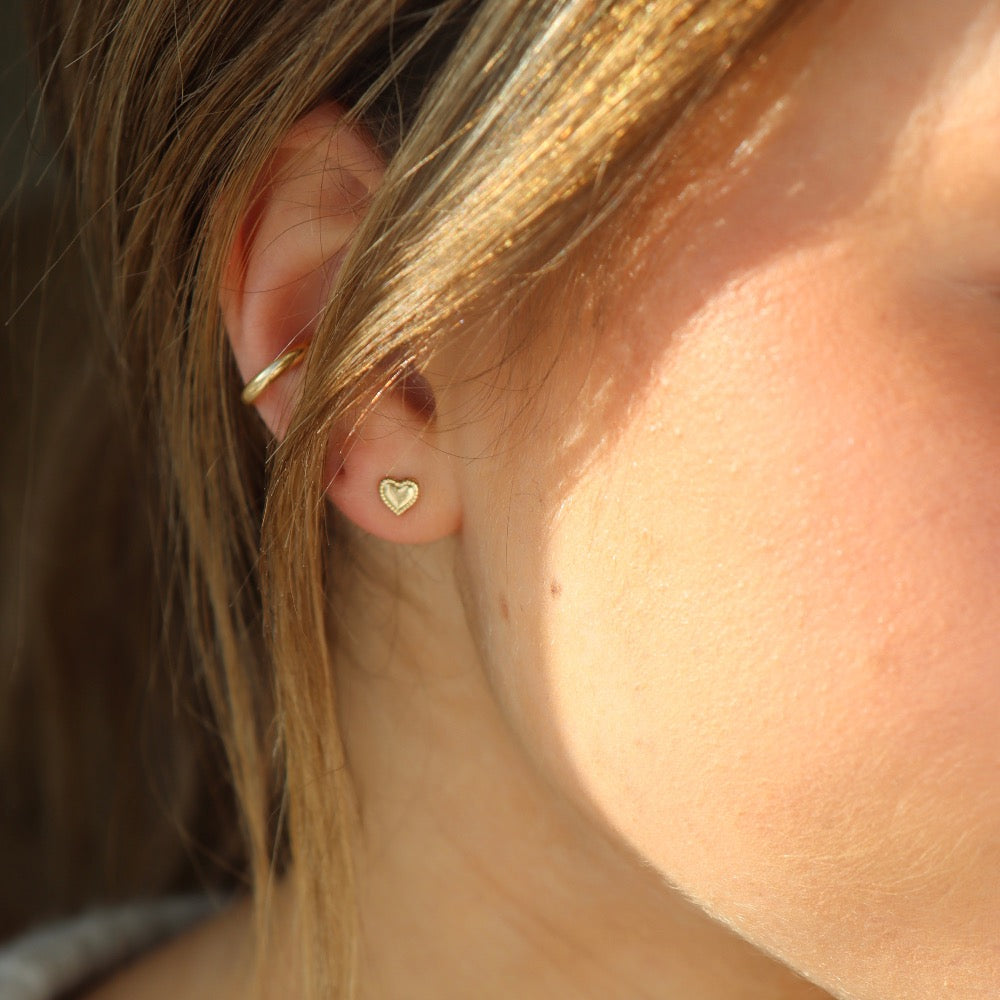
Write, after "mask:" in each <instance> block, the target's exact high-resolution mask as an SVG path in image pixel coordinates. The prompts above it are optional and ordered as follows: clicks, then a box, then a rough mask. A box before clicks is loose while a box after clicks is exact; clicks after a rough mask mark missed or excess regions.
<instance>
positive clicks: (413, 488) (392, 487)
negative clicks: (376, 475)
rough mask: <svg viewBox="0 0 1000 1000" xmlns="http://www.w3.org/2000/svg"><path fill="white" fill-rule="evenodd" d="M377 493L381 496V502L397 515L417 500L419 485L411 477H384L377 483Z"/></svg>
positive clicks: (403, 512)
mask: <svg viewBox="0 0 1000 1000" xmlns="http://www.w3.org/2000/svg"><path fill="white" fill-rule="evenodd" d="M378 495H379V496H380V497H381V498H382V503H384V504H385V505H386V507H388V508H389V510H391V511H392V512H393V514H395V515H396V517H399V516H400V515H401V514H405V513H406V512H407V511H408V510H409V509H410V508H411V507H412V506H413V505H414V504H415V503H416V502H417V497H419V496H420V487H419V486H417V484H416V483H415V482H414V481H413V480H412V479H390V478H388V477H386V478H385V479H383V480H382V481H381V482H380V483H379V484H378Z"/></svg>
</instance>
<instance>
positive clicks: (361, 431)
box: [327, 388, 462, 545]
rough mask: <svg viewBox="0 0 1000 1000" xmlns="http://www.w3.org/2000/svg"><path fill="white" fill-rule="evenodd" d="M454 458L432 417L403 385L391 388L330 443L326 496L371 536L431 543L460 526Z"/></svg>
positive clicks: (411, 543)
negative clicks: (337, 442) (416, 405)
mask: <svg viewBox="0 0 1000 1000" xmlns="http://www.w3.org/2000/svg"><path fill="white" fill-rule="evenodd" d="M454 462H455V458H454V456H451V455H449V454H447V453H446V452H445V451H444V450H443V449H442V448H441V446H440V442H439V439H438V434H437V432H436V430H435V426H434V417H433V416H432V415H428V414H427V412H426V411H423V412H421V411H418V410H416V409H415V408H414V407H413V405H412V403H411V401H410V400H408V399H407V396H406V394H405V393H404V392H403V390H401V389H399V388H396V389H391V390H389V391H387V392H386V393H384V394H383V395H382V396H381V397H380V398H379V400H378V401H377V403H376V404H375V405H374V406H373V407H372V408H371V410H370V411H368V412H367V413H366V414H365V416H364V418H363V419H362V420H361V421H360V422H359V423H358V425H357V426H356V427H355V428H354V429H353V430H352V432H351V433H350V434H349V435H348V437H347V439H346V440H345V441H344V442H343V443H342V444H340V445H339V446H338V447H336V448H335V449H334V451H333V454H332V455H331V460H330V464H329V472H330V479H329V484H328V487H327V495H328V496H329V498H330V500H331V502H332V503H333V504H334V506H336V507H337V509H338V510H339V511H340V512H341V514H343V515H344V516H345V517H347V518H348V519H349V520H350V521H352V522H354V524H356V525H357V526H358V527H359V528H361V529H362V530H363V531H366V532H367V533H368V534H370V535H374V536H376V537H377V538H383V539H385V540H386V541H390V542H397V543H400V544H408V545H419V544H423V543H425V542H432V541H436V540H437V539H439V538H443V537H445V536H447V535H452V534H455V533H456V532H457V531H458V530H459V528H460V527H461V520H462V519H461V502H460V497H459V487H458V481H457V477H456V476H455V470H454Z"/></svg>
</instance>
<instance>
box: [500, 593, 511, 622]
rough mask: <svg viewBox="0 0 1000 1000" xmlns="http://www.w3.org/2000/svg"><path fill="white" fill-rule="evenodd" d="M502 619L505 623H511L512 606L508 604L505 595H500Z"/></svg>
mask: <svg viewBox="0 0 1000 1000" xmlns="http://www.w3.org/2000/svg"><path fill="white" fill-rule="evenodd" d="M500 617H501V618H502V619H503V620H504V621H505V622H509V621H510V605H509V604H508V603H507V598H506V597H504V595H503V594H501V595H500Z"/></svg>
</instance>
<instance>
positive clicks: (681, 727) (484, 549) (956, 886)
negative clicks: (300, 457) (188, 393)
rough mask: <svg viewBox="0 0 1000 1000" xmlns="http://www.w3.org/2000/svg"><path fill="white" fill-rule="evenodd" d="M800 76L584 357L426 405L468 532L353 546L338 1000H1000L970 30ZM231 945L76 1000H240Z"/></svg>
mask: <svg viewBox="0 0 1000 1000" xmlns="http://www.w3.org/2000/svg"><path fill="white" fill-rule="evenodd" d="M794 42H795V39H794V37H793V38H792V39H791V40H790V41H789V43H787V46H786V48H785V49H783V50H779V51H778V52H776V53H775V58H774V72H775V73H776V74H780V73H781V71H782V66H783V65H786V63H784V62H783V59H786V58H787V60H788V61H787V67H788V72H789V75H790V79H789V81H788V86H787V93H786V95H785V97H784V98H783V100H782V102H781V104H780V107H779V109H778V111H779V112H780V113H779V114H778V115H777V117H776V118H775V121H774V126H773V128H772V130H771V131H770V133H769V134H768V135H767V136H766V137H765V138H764V139H762V140H761V141H760V142H759V143H758V144H757V145H756V146H755V148H754V149H753V150H752V152H750V153H748V154H747V155H745V156H743V157H741V158H740V159H739V161H738V162H737V163H736V164H735V165H733V166H729V167H724V168H721V169H720V170H719V171H718V172H716V173H715V174H714V175H713V177H712V180H711V183H710V184H709V185H708V186H707V187H706V189H705V192H704V197H698V198H695V199H692V200H691V201H690V203H689V204H688V205H687V207H685V208H684V209H683V211H682V212H681V213H680V215H679V216H676V217H675V218H673V219H671V221H670V225H669V226H666V225H665V224H663V222H662V220H663V219H664V218H665V217H666V215H665V207H664V206H661V211H659V212H658V211H657V210H656V206H655V202H654V205H653V207H652V208H651V210H650V211H649V212H647V213H644V214H643V216H642V218H641V220H640V228H639V230H638V231H637V233H636V234H635V240H634V241H633V242H632V243H631V244H629V247H630V248H629V249H627V250H624V251H622V255H621V257H620V258H617V259H616V260H614V261H613V262H612V266H613V274H614V281H612V282H611V290H610V291H608V292H607V293H606V294H605V295H604V296H603V297H602V298H601V301H600V306H601V309H600V313H599V316H600V322H599V323H598V324H597V325H596V326H595V328H594V330H593V331H592V332H590V333H586V334H583V335H577V332H576V331H571V330H570V331H568V330H566V329H563V328H560V325H559V324H558V323H557V322H554V323H552V324H550V326H549V327H547V328H546V329H541V330H538V331H535V332H536V333H537V336H535V338H534V339H533V341H532V345H531V347H530V348H529V349H528V350H527V352H525V353H522V354H519V355H518V356H516V357H515V358H514V359H512V360H509V361H507V362H506V363H505V367H504V369H503V371H502V372H501V380H502V384H503V386H504V388H505V391H504V392H502V393H492V392H490V390H492V389H493V388H495V385H496V383H495V381H494V380H495V378H496V376H495V374H494V375H491V376H490V381H489V384H486V383H484V381H483V379H482V377H481V376H479V377H477V376H476V373H475V372H471V371H469V370H468V368H467V361H466V358H467V354H466V353H464V352H463V351H461V350H458V349H456V350H455V351H454V352H452V353H450V354H449V353H448V352H444V353H442V355H441V356H440V357H439V358H438V359H437V361H436V363H435V365H434V366H433V367H432V369H431V370H430V371H429V372H428V378H429V380H430V382H431V384H432V386H433V387H434V388H435V390H436V394H437V400H438V426H437V428H436V430H435V434H436V435H437V439H436V440H437V441H438V443H439V446H440V450H441V452H442V453H444V454H447V455H449V456H451V459H450V460H449V463H450V464H449V469H450V472H449V475H451V476H453V478H454V482H455V483H456V484H457V487H456V489H457V492H458V497H459V501H460V505H461V521H462V528H461V531H460V532H457V533H455V534H449V535H447V536H446V537H444V538H441V539H440V540H438V541H435V542H433V543H431V544H427V545H421V546H416V547H412V548H410V547H405V548H404V547H401V546H399V545H396V544H394V543H393V542H392V541H376V540H374V539H365V540H363V541H362V545H363V548H364V551H365V558H366V559H368V560H369V562H370V563H371V565H372V566H373V568H374V569H375V570H376V574H375V575H376V577H381V578H382V579H386V580H390V581H391V585H390V586H380V585H379V584H377V583H375V582H368V583H365V584H364V585H359V586H358V587H357V588H356V589H355V591H354V592H353V598H352V599H351V600H350V601H349V603H348V605H347V607H346V608H345V616H346V618H347V620H354V621H363V622H365V623H366V626H367V627H361V628H358V629H356V630H354V633H353V636H352V638H351V639H350V641H349V642H348V645H347V648H346V650H345V652H346V654H347V655H345V657H344V662H343V666H342V668H341V676H340V677H339V678H338V683H339V685H340V689H341V691H342V697H343V720H344V728H345V739H346V742H347V747H348V758H349V760H350V761H351V766H352V769H353V773H354V775H355V780H356V782H357V786H358V789H359V799H360V803H361V808H362V816H363V819H364V842H363V845H362V849H361V853H360V861H359V888H360V894H361V905H362V917H363V923H364V938H363V957H364V975H365V980H364V988H363V991H362V995H363V996H364V997H366V998H368V997H371V998H375V997H404V996H405V997H413V998H422V997H428V998H430V997H436V998H442V997H456V998H457V997H467V996H473V995H474V996H479V997H510V996H517V997H519V998H527V1000H531V998H534V997H536V996H537V997H547V998H552V997H567V998H570V997H572V998H591V997H593V998H598V997H601V998H606V997H609V996H614V997H617V996H621V997H636V998H651V1000H652V998H657V1000H660V998H662V1000H666V998H674V997H685V998H691V1000H716V998H718V1000H722V998H741V1000H744V998H745V1000H750V998H764V997H767V998H777V997H781V998H815V997H823V996H828V995H830V996H835V997H841V998H857V1000H930V998H938V997H941V996H955V997H962V998H969V1000H980V998H982V1000H985V998H987V997H995V996H996V995H997V993H998V991H1000V880H998V876H997V874H996V873H997V872H998V871H1000V782H998V780H997V778H998V775H1000V736H998V733H1000V684H998V676H1000V658H998V653H997V649H998V648H1000V645H998V643H997V633H998V626H1000V596H998V588H996V587H995V586H993V581H994V580H995V579H996V574H997V569H996V567H997V566H998V564H1000V490H998V489H997V470H998V469H1000V409H998V408H997V405H996V400H997V391H998V388H1000V155H998V154H1000V86H998V81H1000V3H997V2H995V0H955V2H953V3H949V4H947V5H943V4H940V3H939V2H937V0H856V2H855V3H852V4H850V5H848V6H847V8H846V9H845V10H844V11H843V12H842V13H839V14H838V16H837V17H835V18H831V19H830V20H829V21H828V22H827V23H826V24H825V26H824V31H823V33H822V34H821V42H820V44H819V45H818V47H817V48H816V50H815V52H814V54H813V55H812V56H811V57H810V59H809V63H808V66H807V69H806V70H805V71H804V72H802V73H799V72H798V70H797V68H796V70H795V72H792V69H791V67H792V65H793V64H795V65H796V67H797V65H798V64H797V62H796V60H795V59H793V58H792V57H793V55H794V49H795V45H794ZM792 77H794V79H792ZM740 124H741V126H745V125H746V123H745V122H743V123H740ZM571 334H572V335H571ZM553 359H555V360H554V362H553ZM540 366H543V367H545V368H546V369H551V370H550V375H549V377H548V378H547V379H546V381H545V382H544V383H543V384H541V385H539V384H538V379H537V377H536V376H535V375H534V374H533V373H535V372H537V371H539V370H542V369H541V367H540ZM248 367H249V368H250V369H252V366H248ZM512 387H524V388H523V390H522V389H518V388H512ZM484 393H485V396H484ZM484 398H485V399H487V402H486V403H484V402H483V400H484ZM581 400H583V401H585V405H581ZM421 486H422V491H423V492H422V499H421V501H420V503H424V502H425V499H424V498H427V502H428V503H433V502H434V501H433V499H432V498H433V495H434V494H433V486H434V482H433V480H432V481H431V482H429V483H427V484H425V483H422V484H421ZM498 512H499V516H498ZM388 626H391V627H388ZM278 895H279V904H278V905H279V910H278V913H279V917H278V919H277V920H276V922H275V940H276V946H275V950H274V953H273V957H272V965H271V966H270V968H269V976H270V980H269V992H270V993H271V994H272V995H274V996H295V995H296V992H297V990H298V989H299V987H300V985H301V984H300V983H298V981H297V971H296V969H295V965H294V962H293V961H292V960H291V959H290V958H289V957H288V955H289V954H290V951H289V948H290V944H289V941H290V939H291V937H292V936H293V934H294V905H295V904H294V898H293V897H292V896H291V893H290V890H289V889H288V888H287V887H285V888H283V889H282V890H280V891H279V894H278ZM247 927H248V924H247V913H246V910H245V908H241V907H237V908H234V909H232V910H230V911H228V912H227V913H226V914H225V915H224V916H223V917H222V918H221V919H220V920H218V921H216V922H214V923H212V924H209V925H206V926H205V927H202V928H200V929H199V930H198V931H197V932H195V933H194V934H192V935H189V936H187V937H186V938H184V939H182V940H181V941H180V942H178V943H177V944H175V945H174V946H172V949H170V950H168V951H161V952H160V953H158V954H157V955H154V956H153V957H152V958H151V959H150V960H148V961H147V962H146V963H143V964H142V965H140V966H138V967H137V968H136V969H135V970H133V973H132V974H131V975H132V976H133V978H132V979H131V980H128V979H127V978H126V979H118V980H116V981H113V982H112V983H111V984H109V986H108V987H107V988H106V992H104V993H101V994H100V995H101V996H103V997H105V998H108V997H114V996H117V995H122V996H124V995H130V996H136V995H143V996H149V997H155V996H161V995H162V996H166V995H168V994H167V992H166V991H167V990H168V989H169V990H170V993H169V995H171V996H175V995H181V994H180V993H178V989H179V987H178V983H183V984H186V985H187V987H188V988H187V989H186V990H185V992H184V993H183V995H189V996H200V995H205V996H208V995H212V996H216V997H218V996H228V995H232V996H239V995H241V994H242V990H243V989H244V988H245V980H244V978H243V973H242V971H241V970H242V969H243V968H245V967H246V961H245V957H246V949H247V948H248V944H247ZM227 955H228V956H232V958H231V959H227V958H226V957H225V956H227ZM793 970H796V971H793ZM796 972H797V973H800V974H801V976H803V977H805V978H800V977H799V975H797V974H796ZM185 975H186V976H187V977H188V978H187V979H184V978H183V977H184V976H185ZM807 980H808V981H807ZM116 989H117V990H120V993H116V992H114V991H115V990H116ZM157 990H160V992H157Z"/></svg>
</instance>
